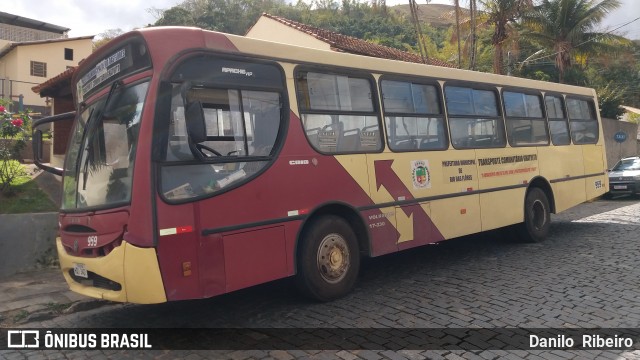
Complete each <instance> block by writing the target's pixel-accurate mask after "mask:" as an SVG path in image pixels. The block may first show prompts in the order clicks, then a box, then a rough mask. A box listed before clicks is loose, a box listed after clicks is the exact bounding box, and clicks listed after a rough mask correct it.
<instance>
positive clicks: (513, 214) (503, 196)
mask: <svg viewBox="0 0 640 360" xmlns="http://www.w3.org/2000/svg"><path fill="white" fill-rule="evenodd" d="M525 194H526V188H524V187H522V188H519V189H511V190H501V191H500V192H494V193H488V194H480V208H481V209H482V231H487V230H492V229H497V228H500V227H503V226H507V225H512V224H517V223H521V222H522V221H523V220H524V198H525Z"/></svg>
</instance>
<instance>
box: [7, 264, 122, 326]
mask: <svg viewBox="0 0 640 360" xmlns="http://www.w3.org/2000/svg"><path fill="white" fill-rule="evenodd" d="M106 304H111V302H108V301H103V300H97V299H92V298H89V297H86V296H83V295H80V294H76V293H74V292H72V291H71V290H69V286H68V285H67V283H66V282H65V280H64V277H63V276H62V273H61V272H60V269H41V270H36V271H32V272H26V273H20V274H16V275H12V276H10V277H6V278H2V279H0V327H7V326H10V325H15V324H24V323H29V322H34V321H43V320H48V319H52V318H54V317H56V316H59V315H61V314H69V313H73V312H76V311H83V310H89V309H93V308H96V307H99V306H103V305H106Z"/></svg>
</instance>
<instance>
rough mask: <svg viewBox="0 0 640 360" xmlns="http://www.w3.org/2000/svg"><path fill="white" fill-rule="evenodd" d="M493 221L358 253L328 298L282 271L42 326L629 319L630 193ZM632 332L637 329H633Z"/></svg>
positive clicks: (119, 354)
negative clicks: (540, 235) (350, 277)
mask: <svg viewBox="0 0 640 360" xmlns="http://www.w3.org/2000/svg"><path fill="white" fill-rule="evenodd" d="M505 235H508V234H507V233H506V232H505V231H496V232H491V233H487V234H482V235H479V236H470V237H464V238H460V239H455V240H451V241H448V242H444V243H442V244H439V245H434V246H428V247H424V248H421V249H416V250H413V251H409V252H405V253H400V254H394V255H390V256H385V257H382V258H377V259H372V260H369V261H367V262H365V263H364V265H363V266H364V267H363V271H362V275H361V278H360V280H359V282H358V285H357V288H356V289H355V291H354V292H353V293H352V294H351V295H350V296H348V297H346V298H344V299H341V300H338V301H334V302H331V303H326V304H321V303H313V302H309V301H307V300H306V299H304V298H302V297H300V296H299V295H298V294H297V292H296V291H295V289H294V288H293V285H292V282H291V281H290V280H286V279H285V280H282V281H277V282H273V283H270V284H266V285H262V286H258V287H255V288H252V289H247V290H243V291H239V292H236V293H233V294H229V295H225V296H221V297H217V298H214V299H207V300H197V301H185V302H177V303H168V304H160V305H151V306H149V305H147V306H140V305H114V306H108V307H103V308H100V309H95V310H92V311H86V312H81V313H76V314H72V315H66V316H60V317H58V318H55V319H53V320H50V321H47V322H44V323H42V324H31V325H32V326H33V325H37V326H41V327H43V328H52V327H97V328H104V327H163V328H173V327H175V328H183V327H252V328H256V327H293V328H314V327H338V328H379V327H384V328H404V327H416V328H431V327H433V328H455V327H459V328H468V327H471V328H504V327H519V328H525V327H526V328H576V327H582V328H584V327H604V328H622V327H625V328H640V288H639V287H638V283H639V280H638V279H639V278H640V266H638V259H640V246H639V244H640V202H639V201H638V200H637V199H635V200H634V199H616V200H607V201H604V200H603V201H596V202H593V203H589V204H584V205H581V206H579V207H576V208H574V209H571V210H569V211H567V212H565V213H562V214H560V215H556V216H554V217H553V225H552V228H551V236H550V238H549V239H548V240H547V241H545V242H544V243H542V244H520V243H513V242H510V241H508V240H507V236H505ZM636 340H638V339H636ZM2 357H5V358H7V359H22V358H25V359H26V358H29V359H33V358H40V359H60V358H91V359H94V358H95V359H99V358H159V359H174V358H186V359H201V358H230V359H245V358H256V359H257V358H276V359H292V358H299V357H310V358H316V359H329V358H341V359H356V358H363V359H380V358H383V359H387V358H388V359H400V358H408V359H424V358H429V359H431V358H435V359H438V358H446V359H460V358H478V359H494V358H503V357H509V358H514V359H516V358H527V359H546V360H552V359H571V358H576V359H582V358H611V359H616V358H628V359H640V351H636V352H630V351H623V350H617V351H608V352H605V351H599V350H593V351H528V352H527V351H518V350H514V351H505V350H500V351H498V350H490V351H472V352H465V351H461V350H452V351H444V350H440V351H421V350H403V351H390V350H386V351H370V350H354V351H308V350H295V351H279V350H277V351H256V350H236V351H156V350H154V351H149V352H146V353H143V352H140V351H103V352H98V351H93V352H82V351H78V352H65V353H60V352H53V351H33V352H5V353H4V354H2V353H0V358H2Z"/></svg>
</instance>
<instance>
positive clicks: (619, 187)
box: [613, 185, 627, 190]
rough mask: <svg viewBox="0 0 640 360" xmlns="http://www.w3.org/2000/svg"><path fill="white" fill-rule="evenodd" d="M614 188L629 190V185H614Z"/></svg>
mask: <svg viewBox="0 0 640 360" xmlns="http://www.w3.org/2000/svg"><path fill="white" fill-rule="evenodd" d="M613 189H614V190H627V185H613Z"/></svg>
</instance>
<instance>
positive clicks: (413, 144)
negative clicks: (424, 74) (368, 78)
mask: <svg viewBox="0 0 640 360" xmlns="http://www.w3.org/2000/svg"><path fill="white" fill-rule="evenodd" d="M381 88H382V101H383V105H384V111H385V122H386V126H387V136H388V137H389V148H391V150H394V151H420V150H442V149H446V148H447V147H448V143H447V137H446V132H445V121H444V114H443V113H442V107H441V106H440V100H439V99H440V91H439V88H438V87H437V86H436V85H432V84H418V83H413V82H407V81H395V80H386V79H384V80H382V81H381Z"/></svg>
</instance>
